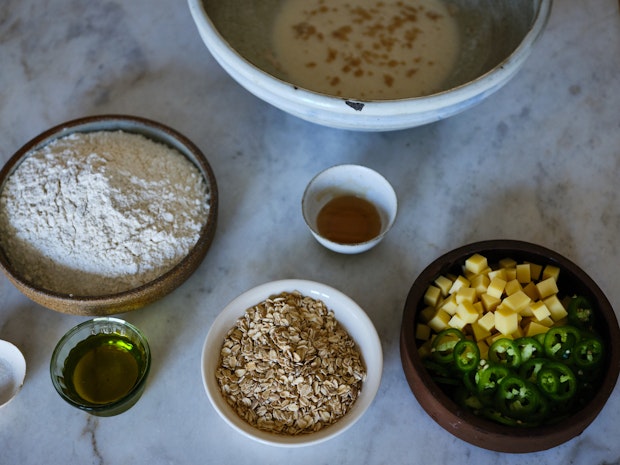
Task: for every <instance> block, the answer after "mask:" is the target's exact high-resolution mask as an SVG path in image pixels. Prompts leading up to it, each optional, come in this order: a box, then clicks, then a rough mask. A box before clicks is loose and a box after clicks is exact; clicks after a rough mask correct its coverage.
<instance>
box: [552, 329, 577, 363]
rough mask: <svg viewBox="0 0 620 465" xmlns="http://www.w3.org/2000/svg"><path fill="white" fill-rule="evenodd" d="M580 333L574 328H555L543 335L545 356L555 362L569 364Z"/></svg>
mask: <svg viewBox="0 0 620 465" xmlns="http://www.w3.org/2000/svg"><path fill="white" fill-rule="evenodd" d="M580 339H581V333H580V332H579V330H578V329H577V328H575V327H574V326H569V325H566V326H556V327H553V328H550V329H549V331H547V333H546V334H545V344H544V349H545V355H546V356H547V357H548V358H550V359H552V360H556V361H561V362H570V360H571V358H572V355H573V350H574V348H575V346H576V345H577V343H578V342H579V340H580Z"/></svg>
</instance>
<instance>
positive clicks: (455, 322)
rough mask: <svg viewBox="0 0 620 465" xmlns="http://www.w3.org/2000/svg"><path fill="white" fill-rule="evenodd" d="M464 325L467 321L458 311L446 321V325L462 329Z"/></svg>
mask: <svg viewBox="0 0 620 465" xmlns="http://www.w3.org/2000/svg"><path fill="white" fill-rule="evenodd" d="M466 325H467V323H466V322H465V321H464V320H463V319H462V318H461V317H460V316H459V314H458V313H457V314H456V315H452V318H450V321H448V326H449V327H450V328H456V329H460V330H462V329H463V328H464V327H465V326H466Z"/></svg>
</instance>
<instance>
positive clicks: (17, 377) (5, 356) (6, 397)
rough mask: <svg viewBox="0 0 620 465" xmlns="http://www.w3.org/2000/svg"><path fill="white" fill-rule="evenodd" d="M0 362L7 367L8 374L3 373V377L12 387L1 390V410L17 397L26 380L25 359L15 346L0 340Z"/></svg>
mask: <svg viewBox="0 0 620 465" xmlns="http://www.w3.org/2000/svg"><path fill="white" fill-rule="evenodd" d="M0 360H4V361H5V362H6V365H8V373H5V377H6V378H7V379H6V380H8V381H9V384H10V385H12V389H10V390H5V389H3V390H2V391H3V396H2V397H1V398H0V408H2V407H4V406H5V405H7V404H8V403H10V402H11V401H12V400H13V399H14V398H15V396H17V394H18V393H19V391H20V390H21V389H22V387H23V385H24V380H25V379H26V358H25V357H24V354H23V353H22V351H21V350H19V347H17V346H16V345H15V344H13V343H12V342H9V341H6V340H4V339H0ZM4 381H5V380H3V382H4Z"/></svg>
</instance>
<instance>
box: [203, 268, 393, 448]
mask: <svg viewBox="0 0 620 465" xmlns="http://www.w3.org/2000/svg"><path fill="white" fill-rule="evenodd" d="M293 291H299V292H300V293H301V294H302V295H305V296H309V297H312V298H315V299H320V300H322V301H323V302H325V304H326V305H327V307H328V308H329V309H331V310H333V311H334V313H335V315H336V319H337V320H338V322H339V323H340V324H341V325H342V326H343V327H344V328H345V329H346V330H347V332H349V334H350V335H351V337H353V339H354V340H355V342H356V345H357V346H358V348H359V349H360V352H361V353H362V358H363V360H364V364H365V366H366V371H367V378H366V380H365V381H364V383H363V388H362V390H361V392H360V395H359V397H358V398H357V400H356V401H355V403H354V404H353V406H352V407H351V409H350V410H349V412H348V413H347V414H346V415H345V416H344V417H343V418H341V419H340V420H338V421H337V422H336V423H334V424H332V425H330V426H328V427H326V428H323V429H322V430H320V431H318V432H315V433H308V434H300V435H297V436H289V435H278V434H275V433H270V432H266V431H261V430H259V429H258V428H255V427H253V426H251V425H250V424H249V423H247V422H245V421H244V420H243V419H241V418H240V417H239V416H238V415H237V414H236V413H235V412H234V411H233V409H232V408H231V407H230V406H229V405H228V404H227V403H226V401H225V400H224V398H223V396H222V394H221V392H220V389H219V386H218V384H217V381H216V380H215V376H213V373H214V370H215V367H216V365H217V363H218V361H219V353H220V350H219V349H220V347H221V345H222V342H223V339H224V336H225V335H226V333H227V332H228V330H229V329H230V328H231V327H232V326H233V325H234V323H235V322H236V321H237V319H238V318H239V317H241V316H242V315H243V314H244V313H245V311H246V310H247V309H248V308H250V307H252V306H253V305H256V304H258V303H260V302H262V301H263V300H265V299H266V298H268V297H270V296H272V295H275V294H279V293H281V292H293ZM333 304H336V305H335V306H334V305H333ZM343 316H344V318H343ZM360 334H361V335H363V339H364V343H363V344H361V343H360V338H359V335H360ZM356 335H357V337H356ZM200 363H201V376H202V381H203V386H204V389H205V392H206V394H207V397H208V398H209V401H210V403H211V405H212V406H213V408H214V409H215V410H216V412H217V413H218V415H219V416H220V417H221V418H222V419H223V420H224V422H225V423H227V424H228V425H229V426H230V427H232V428H233V429H234V430H236V431H237V432H239V433H241V434H242V435H243V436H245V437H247V438H250V439H253V440H255V441H257V442H259V443H262V444H266V445H271V446H276V447H283V448H296V447H305V446H309V445H315V444H319V443H321V442H324V441H327V440H329V439H331V438H333V437H336V436H338V435H340V434H341V433H343V432H345V431H346V430H348V429H349V428H350V427H352V426H353V425H354V424H355V423H357V421H358V420H360V418H361V417H362V416H363V415H364V413H365V412H366V411H367V410H368V408H369V407H370V406H371V404H372V403H373V400H374V398H375V396H376V394H377V392H378V390H379V386H380V383H381V377H382V371H383V351H382V346H381V340H380V339H379V335H378V334H377V331H376V329H375V326H374V325H373V323H372V321H371V320H370V318H369V317H368V315H367V314H366V312H365V311H364V310H363V309H362V308H361V307H360V306H359V305H358V304H357V303H356V302H355V301H354V300H353V299H351V298H350V297H348V296H347V295H345V294H344V293H342V292H341V291H339V290H337V289H335V288H333V287H331V286H328V285H326V284H321V283H318V282H315V281H309V280H303V279H282V280H277V281H271V282H266V283H263V284H260V285H258V286H255V287H253V288H251V289H249V290H247V291H245V292H243V293H242V294H240V295H239V296H237V297H236V298H234V299H233V300H232V301H230V302H229V303H228V304H227V305H226V306H225V307H224V308H223V309H222V310H221V312H220V313H219V314H218V315H217V317H216V318H215V320H214V321H213V323H212V324H211V327H210V329H209V331H208V332H207V336H206V338H205V340H204V344H203V349H202V356H201V361H200Z"/></svg>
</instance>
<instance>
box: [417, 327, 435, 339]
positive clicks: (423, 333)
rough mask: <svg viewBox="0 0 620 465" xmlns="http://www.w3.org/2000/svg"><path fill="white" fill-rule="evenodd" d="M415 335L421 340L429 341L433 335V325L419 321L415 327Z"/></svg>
mask: <svg viewBox="0 0 620 465" xmlns="http://www.w3.org/2000/svg"><path fill="white" fill-rule="evenodd" d="M415 337H416V339H419V340H421V341H428V340H429V339H430V337H431V327H430V326H428V325H425V324H422V323H418V324H417V325H416V328H415Z"/></svg>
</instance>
